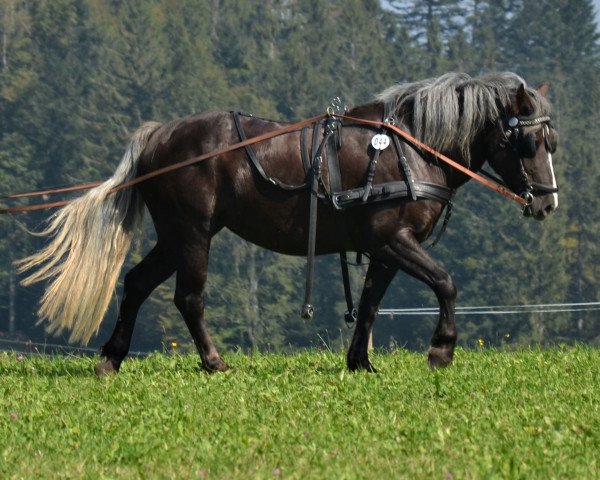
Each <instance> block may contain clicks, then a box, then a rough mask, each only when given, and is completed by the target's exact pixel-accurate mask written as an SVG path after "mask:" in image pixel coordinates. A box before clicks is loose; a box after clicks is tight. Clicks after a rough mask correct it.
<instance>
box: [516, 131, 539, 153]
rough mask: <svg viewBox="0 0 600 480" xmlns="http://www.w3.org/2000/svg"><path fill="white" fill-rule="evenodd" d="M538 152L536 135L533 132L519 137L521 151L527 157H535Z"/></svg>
mask: <svg viewBox="0 0 600 480" xmlns="http://www.w3.org/2000/svg"><path fill="white" fill-rule="evenodd" d="M536 152H537V147H536V145H535V135H534V134H533V133H530V134H528V135H521V136H520V137H519V153H520V154H521V155H523V156H524V157H526V158H533V157H535V154H536Z"/></svg>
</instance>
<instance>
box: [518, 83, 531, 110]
mask: <svg viewBox="0 0 600 480" xmlns="http://www.w3.org/2000/svg"><path fill="white" fill-rule="evenodd" d="M534 111H535V109H534V107H533V102H532V101H531V98H530V97H529V94H528V93H527V89H526V88H525V84H524V83H522V84H521V85H519V88H518V89H517V114H518V115H524V116H527V115H533V112H534Z"/></svg>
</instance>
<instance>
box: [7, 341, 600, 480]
mask: <svg viewBox="0 0 600 480" xmlns="http://www.w3.org/2000/svg"><path fill="white" fill-rule="evenodd" d="M225 359H226V360H227V361H228V363H229V364H230V365H231V366H232V367H233V368H232V370H231V371H229V372H227V373H224V374H213V375H209V374H206V373H204V372H202V371H200V370H199V368H198V363H197V360H198V359H197V357H196V356H195V355H178V354H176V355H166V354H153V355H151V356H150V357H147V358H145V359H131V360H127V361H126V362H125V363H124V364H123V366H122V368H121V372H120V374H119V375H115V376H109V377H106V378H100V379H98V378H95V377H94V376H93V373H92V372H93V366H94V364H95V362H96V361H97V358H90V357H88V358H78V357H50V358H48V357H36V356H28V355H25V356H23V355H18V354H16V353H13V352H9V353H0V402H1V404H0V478H2V479H21V478H23V479H28V478H44V479H47V478H69V479H77V478H94V479H98V478H101V479H103V478H110V479H125V478H127V479H130V478H142V479H146V478H148V479H150V478H151V479H161V478H165V479H168V478H176V479H180V478H182V479H198V478H211V479H212V478H215V479H221V478H224V479H225V478H227V479H237V478H240V479H242V478H243V479H248V478H264V479H273V478H282V479H283V478H298V479H300V478H302V479H307V478H310V479H312V478H316V479H320V478H323V479H325V478H327V479H387V478H410V479H415V478H416V479H419V478H427V479H442V480H451V479H484V478H485V479H494V478H502V479H504V478H510V479H512V478H523V479H536V478H540V479H542V478H543V479H553V478H556V479H559V478H560V479H568V478H581V479H590V478H600V473H599V472H600V465H599V459H600V455H599V453H598V452H600V379H599V373H600V351H599V350H595V349H592V348H589V347H584V346H575V347H557V348H550V349H537V348H532V349H522V350H517V351H504V350H493V349H480V350H463V349H459V350H457V353H456V357H455V363H454V364H453V365H452V366H451V367H450V368H448V369H446V370H439V371H430V370H429V368H428V367H427V366H426V360H425V356H424V355H423V354H418V353H412V352H408V351H405V350H397V351H395V352H392V353H384V352H379V353H378V352H375V353H374V354H373V363H374V364H375V366H376V367H377V368H378V370H379V373H378V374H366V373H357V374H351V373H349V372H347V371H346V370H345V366H344V355H343V354H342V353H334V352H331V351H327V350H325V351H317V350H312V351H307V352H303V353H298V354H294V355H277V354H253V355H246V354H242V353H230V354H228V355H226V356H225Z"/></svg>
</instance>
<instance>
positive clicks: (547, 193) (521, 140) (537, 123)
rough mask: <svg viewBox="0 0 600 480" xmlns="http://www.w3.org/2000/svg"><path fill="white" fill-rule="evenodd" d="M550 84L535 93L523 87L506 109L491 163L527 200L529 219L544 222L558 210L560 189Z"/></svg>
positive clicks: (524, 211)
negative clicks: (555, 160) (550, 106)
mask: <svg viewBox="0 0 600 480" xmlns="http://www.w3.org/2000/svg"><path fill="white" fill-rule="evenodd" d="M547 93H548V85H547V84H543V85H540V86H539V87H538V88H537V89H536V90H533V89H528V88H526V87H525V85H523V84H521V85H520V86H519V87H518V88H517V90H516V93H515V95H514V98H512V99H511V104H510V105H509V106H508V108H507V109H506V110H505V114H504V115H505V116H504V118H503V119H502V122H503V124H502V128H501V132H500V140H499V141H498V142H496V141H495V142H494V144H493V145H492V150H493V151H492V152H491V153H490V155H489V156H488V162H489V164H490V165H491V167H492V168H493V169H494V171H495V172H496V173H497V174H498V175H500V176H501V177H502V180H504V182H505V183H506V184H507V186H508V187H509V188H510V189H511V190H512V191H513V192H515V193H516V194H518V195H520V196H522V197H523V198H525V199H526V200H527V201H528V204H527V205H526V206H525V208H524V210H523V214H524V215H525V216H526V217H533V218H535V219H536V220H543V219H544V218H546V216H547V215H548V214H549V213H550V212H552V211H553V210H555V209H556V208H557V207H558V186H557V184H556V178H555V176H554V168H553V166H552V154H553V153H554V152H555V150H556V146H557V142H558V135H557V133H556V131H555V130H554V128H553V127H552V125H551V123H550V116H549V105H548V102H547V101H546V95H547Z"/></svg>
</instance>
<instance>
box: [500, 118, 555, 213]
mask: <svg viewBox="0 0 600 480" xmlns="http://www.w3.org/2000/svg"><path fill="white" fill-rule="evenodd" d="M537 125H540V126H541V127H540V128H541V129H542V130H543V135H544V146H545V148H546V151H547V153H548V155H550V154H551V153H552V147H551V145H550V141H549V139H548V137H549V134H550V117H549V116H548V115H543V116H540V117H533V116H530V117H516V116H513V117H509V118H508V120H506V127H507V128H506V129H505V130H504V137H505V141H506V143H508V144H509V145H510V147H511V148H512V150H513V151H514V152H515V153H516V154H517V155H518V156H519V168H520V172H519V174H520V176H521V180H522V181H523V184H524V185H525V189H524V191H523V192H521V193H519V195H520V196H521V197H523V198H524V199H525V200H527V202H528V205H531V203H532V202H533V199H534V197H536V196H539V195H547V194H550V193H557V192H558V187H555V186H553V185H546V184H543V183H539V182H530V181H529V177H528V176H527V173H526V172H525V166H524V165H523V158H532V157H533V156H535V141H534V139H533V137H530V135H532V134H533V133H535V132H536V131H537V130H534V131H531V132H528V133H527V134H524V131H523V130H524V128H527V127H535V126H537ZM515 193H516V192H515Z"/></svg>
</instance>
